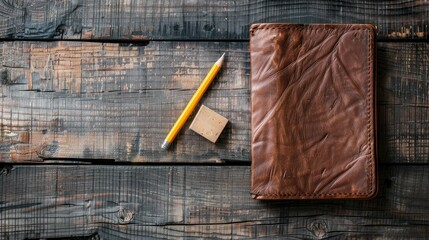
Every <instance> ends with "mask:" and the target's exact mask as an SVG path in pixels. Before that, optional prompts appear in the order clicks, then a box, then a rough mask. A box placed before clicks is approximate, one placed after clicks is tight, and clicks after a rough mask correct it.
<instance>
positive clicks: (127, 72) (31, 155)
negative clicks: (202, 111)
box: [0, 41, 429, 163]
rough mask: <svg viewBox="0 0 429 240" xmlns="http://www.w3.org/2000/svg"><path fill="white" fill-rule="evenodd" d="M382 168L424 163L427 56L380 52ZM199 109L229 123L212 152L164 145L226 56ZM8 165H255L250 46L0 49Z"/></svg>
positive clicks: (427, 50) (205, 147)
mask: <svg viewBox="0 0 429 240" xmlns="http://www.w3.org/2000/svg"><path fill="white" fill-rule="evenodd" d="M378 47H379V51H378V53H379V54H378V55H379V56H378V59H379V60H378V67H379V71H378V72H379V77H378V85H379V96H378V97H379V98H378V103H379V106H378V108H379V131H378V132H379V140H380V141H379V142H380V143H379V146H380V160H381V162H389V163H393V162H400V163H404V162H410V163H428V159H429V147H428V146H429V133H428V130H427V128H426V127H425V126H426V125H427V124H428V121H429V118H428V110H429V108H428V106H429V97H428V94H429V93H428V89H429V88H428V84H429V81H428V75H429V74H428V73H429V62H428V59H429V55H428V54H429V46H428V45H427V44H425V43H380V44H378ZM223 51H225V52H227V59H226V63H225V66H224V68H223V69H222V70H221V73H220V75H219V77H218V78H217V79H216V80H215V82H214V84H213V85H212V87H211V88H210V89H209V91H208V92H207V93H206V95H205V98H204V99H203V102H202V103H204V104H205V105H207V106H208V107H210V108H212V109H214V110H215V111H217V112H219V113H220V114H221V115H223V116H225V117H226V118H228V119H230V123H229V124H228V125H227V127H226V129H225V130H224V132H223V133H222V134H221V136H220V139H219V140H218V142H217V143H216V144H212V143H210V142H209V141H207V140H205V139H204V138H203V137H201V136H199V135H198V134H196V133H194V132H192V131H189V129H188V127H189V124H190V122H191V120H192V118H193V117H191V119H190V120H189V121H188V123H187V125H186V126H185V128H184V130H183V131H182V132H181V133H180V134H179V136H178V138H177V139H176V143H175V144H174V145H173V146H172V147H171V149H170V151H161V149H160V144H161V143H162V141H163V139H164V137H165V135H166V134H167V133H168V130H169V128H170V127H171V126H172V124H173V123H174V122H175V120H176V118H177V116H178V115H179V114H180V112H181V111H182V109H183V108H184V106H185V105H186V102H187V101H188V99H190V97H191V95H192V94H193V92H194V90H195V89H196V88H197V86H198V84H199V83H200V81H201V79H202V78H203V77H204V76H205V74H206V73H207V71H208V69H209V68H210V67H211V65H212V64H213V61H215V60H216V59H217V58H218V57H219V56H220V55H221V54H222V52H223ZM0 63H1V66H0V73H1V79H2V80H1V86H0V89H1V100H0V101H1V108H2V109H1V111H0V114H1V115H0V123H1V125H0V126H1V138H0V140H1V141H0V160H1V161H3V162H23V161H28V160H31V161H34V162H42V161H43V159H46V158H86V159H114V160H116V161H128V162H129V161H131V162H202V161H210V162H223V161H231V160H236V161H250V140H249V139H250V115H249V114H250V107H249V101H250V97H249V80H248V79H249V72H250V71H249V65H250V64H249V56H248V43H244V42H235V43H234V42H151V43H150V44H149V45H148V46H137V45H132V44H131V45H128V44H127V45H122V44H116V43H104V44H103V43H82V42H66V41H61V42H19V41H17V42H3V43H0Z"/></svg>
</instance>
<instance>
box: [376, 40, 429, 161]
mask: <svg viewBox="0 0 429 240" xmlns="http://www.w3.org/2000/svg"><path fill="white" fill-rule="evenodd" d="M378 46H379V51H378V67H379V71H378V85H379V87H378V96H379V98H378V110H379V131H378V132H379V139H380V141H379V149H380V157H381V158H382V159H381V161H386V160H387V159H388V160H387V161H388V162H402V163H405V162H407V163H428V161H429V129H428V128H427V126H428V124H429V77H428V76H429V64H428V60H429V45H428V44H387V43H383V44H378Z"/></svg>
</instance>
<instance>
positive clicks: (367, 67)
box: [250, 23, 377, 199]
mask: <svg viewBox="0 0 429 240" xmlns="http://www.w3.org/2000/svg"><path fill="white" fill-rule="evenodd" d="M375 39H376V38H375V28H374V27H373V26H372V25H368V24H350V25H329V24H320V25H303V24H279V23H272V24H253V25H252V26H251V29H250V62H251V121H252V124H251V125H252V137H251V156H252V186H251V194H252V196H253V198H255V199H344V198H371V197H373V196H374V195H375V194H376V192H377V176H376V156H377V145H376V91H375V89H376V88H375V69H376V68H375V54H376V50H375Z"/></svg>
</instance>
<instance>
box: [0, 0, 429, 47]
mask: <svg viewBox="0 0 429 240" xmlns="http://www.w3.org/2000/svg"><path fill="white" fill-rule="evenodd" d="M0 17H1V18H0V19H1V20H0V37H3V38H9V39H10V38H13V39H22V38H45V39H52V38H54V39H101V40H105V39H127V40H129V39H134V40H139V39H161V40H166V39H180V40H189V39H204V40H213V39H224V40H242V39H245V40H246V39H248V37H249V34H248V32H249V31H248V29H249V24H251V23H260V22H294V23H372V24H374V25H377V27H378V37H379V38H380V39H428V31H429V29H428V19H429V10H428V7H427V2H425V1H402V0H395V1H380V2H377V1H362V0H359V1H353V0H345V1H334V2H333V1H329V0H310V1H299V0H292V1H287V2H285V1H279V0H240V1H230V0H218V1H210V0H198V1H196V0H160V1H159V0H145V1H138V0H129V1H120V0H111V1H107V2H106V1H102V0H92V1H85V0H63V1H48V0H21V1H17V0H16V1H0Z"/></svg>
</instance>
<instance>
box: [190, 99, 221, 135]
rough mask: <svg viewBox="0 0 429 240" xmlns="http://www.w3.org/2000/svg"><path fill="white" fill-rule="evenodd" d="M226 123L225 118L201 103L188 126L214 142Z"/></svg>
mask: <svg viewBox="0 0 429 240" xmlns="http://www.w3.org/2000/svg"><path fill="white" fill-rule="evenodd" d="M227 123H228V119H227V118H225V117H224V116H222V115H220V114H219V113H217V112H215V111H213V110H211V109H210V108H208V107H206V106H204V105H202V106H201V108H200V110H198V113H197V115H196V116H195V118H194V120H193V121H192V123H191V126H190V127H189V128H190V129H191V130H193V131H194V132H196V133H198V134H200V135H201V136H203V137H205V138H207V139H208V140H210V141H211V142H213V143H215V142H216V140H217V139H218V138H219V135H220V134H221V133H222V131H223V129H224V128H225V126H226V124H227Z"/></svg>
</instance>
